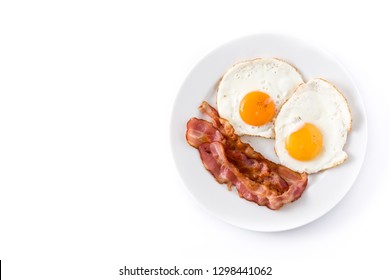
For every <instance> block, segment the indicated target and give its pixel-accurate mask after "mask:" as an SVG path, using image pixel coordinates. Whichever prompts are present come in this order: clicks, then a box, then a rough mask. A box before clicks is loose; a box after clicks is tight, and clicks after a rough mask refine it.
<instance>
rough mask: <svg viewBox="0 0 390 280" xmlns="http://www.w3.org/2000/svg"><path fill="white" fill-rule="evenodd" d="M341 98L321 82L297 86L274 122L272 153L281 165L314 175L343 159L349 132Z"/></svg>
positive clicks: (348, 113)
mask: <svg viewBox="0 0 390 280" xmlns="http://www.w3.org/2000/svg"><path fill="white" fill-rule="evenodd" d="M351 123H352V118H351V112H350V110H349V107H348V103H347V101H346V99H345V98H344V96H343V95H342V94H341V93H340V91H338V90H337V89H336V87H335V86H334V85H332V84H331V83H329V82H328V81H326V80H324V79H312V80H310V81H309V82H307V83H306V84H302V85H300V86H299V87H298V88H297V89H296V91H295V92H294V94H293V95H292V96H291V98H290V99H288V101H287V102H286V103H285V104H284V105H283V106H282V108H281V110H280V112H279V114H278V116H277V118H276V120H275V152H276V154H277V155H278V157H279V159H280V162H281V164H283V165H285V166H287V167H288V168H290V169H293V170H295V171H298V172H306V173H309V174H310V173H316V172H318V171H321V170H324V169H328V168H331V167H334V166H336V165H339V164H341V163H342V162H344V161H345V160H346V159H347V157H348V156H347V153H346V152H345V151H343V148H344V145H345V143H346V141H347V134H348V131H350V129H351Z"/></svg>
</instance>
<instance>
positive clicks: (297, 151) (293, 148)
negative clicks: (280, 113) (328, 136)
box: [286, 123, 322, 161]
mask: <svg viewBox="0 0 390 280" xmlns="http://www.w3.org/2000/svg"><path fill="white" fill-rule="evenodd" d="M286 149H287V151H288V153H289V154H290V156H292V157H293V158H295V159H297V160H301V161H308V160H311V159H314V158H315V157H316V156H318V155H319V153H320V152H321V151H322V134H321V131H320V130H319V129H318V128H317V127H316V126H315V125H313V124H311V123H305V124H304V125H303V127H301V128H300V129H298V130H297V131H295V132H293V133H291V134H290V135H289V136H288V137H287V140H286Z"/></svg>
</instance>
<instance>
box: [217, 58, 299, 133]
mask: <svg viewBox="0 0 390 280" xmlns="http://www.w3.org/2000/svg"><path fill="white" fill-rule="evenodd" d="M302 82H303V80H302V76H301V74H300V73H299V72H298V71H297V69H296V68H294V67H293V66H291V65H290V64H288V63H287V62H285V61H282V60H280V59H276V58H257V59H254V60H249V61H244V62H240V63H237V64H235V65H233V66H232V67H231V68H230V69H229V70H228V71H227V72H226V74H225V75H224V76H223V77H222V79H221V81H220V83H219V87H218V92H217V106H218V112H219V114H220V116H221V117H222V118H224V119H226V120H228V121H229V122H230V124H231V125H232V126H233V127H234V130H235V132H236V134H238V135H254V136H262V137H266V138H274V120H275V117H276V115H277V114H278V112H279V110H280V107H281V106H282V104H283V103H284V102H285V101H286V100H287V99H288V98H289V97H290V96H291V95H292V93H293V91H294V89H295V88H296V87H297V86H298V85H299V84H301V83H302Z"/></svg>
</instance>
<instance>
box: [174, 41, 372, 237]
mask: <svg viewBox="0 0 390 280" xmlns="http://www.w3.org/2000/svg"><path fill="white" fill-rule="evenodd" d="M256 57H278V58H282V59H284V60H286V61H288V62H290V63H292V64H293V65H295V66H296V67H297V68H298V69H299V70H300V72H301V73H302V75H303V78H304V80H308V79H311V78H315V77H323V78H325V79H327V80H329V81H330V82H332V83H333V84H335V85H336V86H337V87H338V88H339V89H340V90H341V91H342V92H343V93H344V95H345V97H346V98H347V100H348V103H349V106H350V109H351V113H352V118H353V126H352V131H351V133H350V134H349V136H348V140H347V144H346V147H345V150H346V152H347V153H348V155H349V158H348V160H347V161H346V162H345V163H343V164H342V165H340V166H338V167H336V168H333V169H330V170H326V171H324V172H321V173H319V174H316V175H310V176H309V183H308V186H307V189H306V190H305V192H304V193H303V195H302V197H301V198H300V199H298V200H297V201H295V202H293V203H290V204H288V205H285V206H283V208H281V209H280V210H278V211H272V210H269V209H268V208H266V207H261V206H258V205H257V204H255V203H252V202H248V201H246V200H244V199H241V198H239V197H238V195H237V193H236V192H235V191H231V192H229V191H228V190H227V187H226V185H220V184H218V183H217V182H216V181H215V179H214V178H213V177H212V176H211V175H210V173H209V172H208V171H207V170H206V169H205V168H204V167H203V165H202V162H201V160H200V157H199V153H198V150H197V149H194V148H192V147H190V146H189V145H188V144H187V142H186V140H185V132H186V123H187V121H188V120H189V119H190V118H191V117H194V116H196V117H202V116H201V114H200V113H199V111H198V109H197V108H198V106H199V105H200V103H201V102H202V101H203V100H206V101H209V102H210V103H211V104H212V105H215V87H216V84H217V82H218V80H219V79H220V78H221V76H222V75H223V74H224V73H225V71H226V70H227V69H228V68H229V67H230V66H232V65H233V64H234V63H236V62H239V61H241V60H246V59H253V58H256ZM273 143H274V142H273V140H269V139H264V140H262V145H260V147H257V148H258V150H259V151H260V152H261V153H262V154H263V155H265V156H266V157H268V158H269V159H271V160H273V161H275V162H278V160H277V158H276V156H275V154H274V151H273ZM366 143H367V120H366V115H365V110H364V106H363V102H362V99H361V97H360V95H359V92H358V90H357V88H356V86H355V85H354V82H353V80H352V78H351V77H350V75H349V74H348V73H347V71H346V70H345V69H344V67H343V66H342V65H341V64H340V63H339V62H337V61H336V60H335V59H334V58H333V57H331V56H330V55H329V54H327V53H326V52H324V51H323V50H320V49H319V48H317V47H315V46H313V45H311V44H308V43H307V42H304V41H302V40H300V39H297V38H292V37H288V36H284V35H276V34H259V35H253V36H248V37H244V38H240V39H237V40H235V41H232V42H229V43H227V44H225V45H223V46H221V47H219V48H218V49H216V50H214V51H213V52H211V53H210V54H208V55H207V56H206V57H205V58H203V59H202V60H201V61H200V62H199V63H198V64H197V65H196V66H195V67H194V69H193V70H192V71H191V72H190V74H189V75H188V77H187V78H186V80H185V81H184V84H183V85H182V87H181V89H180V92H179V94H178V96H177V99H176V102H175V105H174V109H173V113H172V120H171V145H172V151H173V156H174V159H175V162H176V166H177V169H178V170H179V173H180V175H181V177H182V179H183V181H184V183H185V185H186V186H187V187H188V189H189V190H190V192H191V193H192V194H193V196H194V197H195V199H196V200H198V201H199V202H200V203H201V204H202V205H203V206H204V207H206V208H207V209H208V210H210V211H211V212H212V213H213V214H215V215H216V216H217V217H219V218H220V219H222V220H224V221H226V222H228V223H231V224H233V225H236V226H238V227H242V228H246V229H251V230H257V231H282V230H287V229H292V228H296V227H299V226H302V225H304V224H307V223H309V222H312V221H314V220H316V219H318V218H319V217H321V216H322V215H324V214H325V213H327V212H328V211H329V210H330V209H332V208H333V207H334V206H335V205H336V204H337V203H338V202H340V200H341V199H342V198H343V197H344V196H345V194H346V193H347V192H348V190H349V189H350V188H351V186H352V185H353V183H354V181H355V179H356V177H357V175H358V173H359V170H360V168H361V166H362V163H363V160H364V155H365V151H366ZM255 148H256V147H255Z"/></svg>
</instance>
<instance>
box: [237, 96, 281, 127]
mask: <svg viewBox="0 0 390 280" xmlns="http://www.w3.org/2000/svg"><path fill="white" fill-rule="evenodd" d="M239 110H240V117H241V119H242V120H243V121H244V122H245V123H247V124H249V125H253V126H260V125H263V124H266V123H268V122H270V121H271V120H272V119H273V117H274V115H275V103H274V101H273V100H272V98H271V97H270V96H269V95H268V94H266V93H264V92H260V91H253V92H250V93H248V94H247V95H245V97H244V98H243V99H242V100H241V103H240V107H239Z"/></svg>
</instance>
